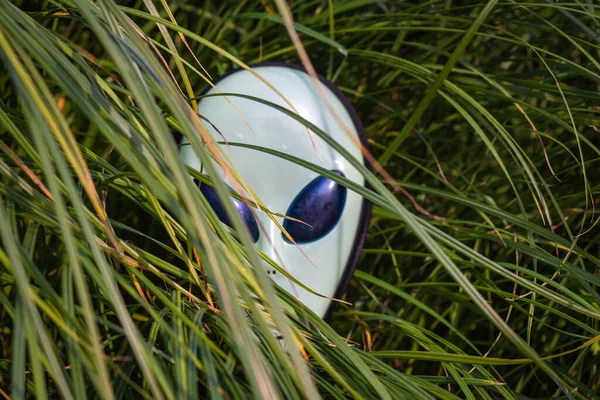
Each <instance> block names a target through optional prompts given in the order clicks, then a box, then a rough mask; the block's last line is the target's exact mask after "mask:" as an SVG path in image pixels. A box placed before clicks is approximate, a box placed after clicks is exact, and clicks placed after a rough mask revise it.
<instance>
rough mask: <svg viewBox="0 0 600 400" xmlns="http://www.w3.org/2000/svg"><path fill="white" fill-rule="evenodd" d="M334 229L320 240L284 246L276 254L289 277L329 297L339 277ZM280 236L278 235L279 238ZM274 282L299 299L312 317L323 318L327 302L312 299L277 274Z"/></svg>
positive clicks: (325, 300)
mask: <svg viewBox="0 0 600 400" xmlns="http://www.w3.org/2000/svg"><path fill="white" fill-rule="evenodd" d="M336 231H337V229H336V230H335V231H333V232H331V233H330V234H329V235H327V236H326V237H324V238H323V239H321V240H317V241H315V242H311V243H308V244H304V245H298V247H296V246H294V245H293V244H288V243H284V245H285V246H284V248H283V251H282V252H281V253H280V254H281V255H282V258H283V262H284V265H285V267H287V271H288V272H289V274H290V275H292V276H293V277H294V278H296V279H297V280H298V281H300V282H301V283H303V284H304V285H305V286H307V287H309V288H310V289H312V290H313V291H315V292H317V293H319V294H321V295H325V296H331V295H333V293H335V290H336V288H337V285H338V281H339V277H340V274H341V272H340V268H342V267H340V254H339V246H338V245H336V241H337V239H338V238H337V236H338V234H337V232H336ZM280 236H281V235H280ZM273 279H274V281H275V282H276V283H277V284H278V285H279V286H281V287H282V288H283V289H285V290H286V291H288V292H289V293H290V294H292V295H293V296H294V297H296V298H299V299H300V300H301V301H302V302H303V303H304V304H305V305H306V306H307V307H308V308H310V309H312V310H313V311H314V312H315V313H316V314H318V315H323V314H324V313H325V311H326V309H327V307H328V306H329V303H330V301H329V299H327V298H323V297H319V296H316V295H314V294H312V293H310V292H308V291H307V290H305V289H303V288H302V287H300V286H298V285H296V284H294V283H292V282H291V281H290V280H289V279H288V278H287V277H285V276H284V275H282V274H280V273H279V272H278V273H277V274H276V275H274V276H273Z"/></svg>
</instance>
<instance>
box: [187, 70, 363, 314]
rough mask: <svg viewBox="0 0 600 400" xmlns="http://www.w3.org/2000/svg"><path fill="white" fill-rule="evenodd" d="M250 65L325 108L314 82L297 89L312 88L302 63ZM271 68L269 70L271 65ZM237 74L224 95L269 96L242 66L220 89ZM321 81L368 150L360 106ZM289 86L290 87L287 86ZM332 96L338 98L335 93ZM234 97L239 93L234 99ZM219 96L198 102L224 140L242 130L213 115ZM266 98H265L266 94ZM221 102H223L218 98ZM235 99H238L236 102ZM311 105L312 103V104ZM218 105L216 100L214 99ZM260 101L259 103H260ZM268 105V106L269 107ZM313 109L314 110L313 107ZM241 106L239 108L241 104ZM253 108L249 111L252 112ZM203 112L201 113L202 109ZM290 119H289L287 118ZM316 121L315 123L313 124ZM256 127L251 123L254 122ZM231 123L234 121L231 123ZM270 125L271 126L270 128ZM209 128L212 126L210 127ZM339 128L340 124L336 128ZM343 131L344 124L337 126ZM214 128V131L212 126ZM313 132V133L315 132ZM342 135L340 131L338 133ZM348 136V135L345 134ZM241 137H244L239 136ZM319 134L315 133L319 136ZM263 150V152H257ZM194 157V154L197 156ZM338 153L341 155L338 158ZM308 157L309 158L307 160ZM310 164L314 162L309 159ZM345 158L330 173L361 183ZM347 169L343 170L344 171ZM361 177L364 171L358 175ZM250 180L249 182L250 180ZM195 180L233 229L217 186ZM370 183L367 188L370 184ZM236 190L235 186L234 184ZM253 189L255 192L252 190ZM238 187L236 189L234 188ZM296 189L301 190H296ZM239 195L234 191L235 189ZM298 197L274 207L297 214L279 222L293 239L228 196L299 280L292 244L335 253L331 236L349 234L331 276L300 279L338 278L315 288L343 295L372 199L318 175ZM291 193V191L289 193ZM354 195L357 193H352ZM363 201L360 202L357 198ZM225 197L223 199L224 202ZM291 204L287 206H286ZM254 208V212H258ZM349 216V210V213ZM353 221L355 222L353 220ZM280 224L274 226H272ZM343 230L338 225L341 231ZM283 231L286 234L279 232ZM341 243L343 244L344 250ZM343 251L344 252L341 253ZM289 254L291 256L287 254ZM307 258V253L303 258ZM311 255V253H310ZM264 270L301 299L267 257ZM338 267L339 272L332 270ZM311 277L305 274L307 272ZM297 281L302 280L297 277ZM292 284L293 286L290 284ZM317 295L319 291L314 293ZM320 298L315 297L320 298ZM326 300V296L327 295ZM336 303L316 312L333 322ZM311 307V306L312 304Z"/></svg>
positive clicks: (259, 240)
mask: <svg viewBox="0 0 600 400" xmlns="http://www.w3.org/2000/svg"><path fill="white" fill-rule="evenodd" d="M250 67H251V68H253V69H256V70H257V73H258V74H260V75H263V76H264V77H265V79H267V81H270V78H269V77H268V76H267V75H269V73H272V75H271V76H279V78H280V79H279V80H278V84H275V83H273V85H274V86H275V87H276V88H277V89H278V90H279V91H280V92H281V93H283V94H284V96H285V97H286V98H288V96H290V95H291V96H292V97H294V99H295V100H290V101H291V102H292V104H294V107H295V108H297V109H298V110H301V109H304V108H305V107H304V106H305V105H308V107H307V108H308V109H315V108H314V106H315V104H316V105H317V107H316V109H318V110H323V109H325V106H323V105H321V104H319V102H320V100H319V99H320V97H319V96H316V95H314V93H312V92H314V88H313V87H312V83H310V85H311V86H310V88H312V89H310V91H309V92H304V93H305V94H304V95H298V93H303V92H302V90H307V86H306V85H302V84H300V85H299V86H298V82H304V81H309V82H311V81H310V79H308V80H307V79H306V77H307V76H308V74H307V72H306V70H305V69H304V68H303V67H301V66H297V65H292V64H285V63H276V62H263V63H258V64H252V65H250ZM267 67H268V68H267ZM236 74H248V78H246V77H245V76H244V75H238V77H236V79H237V80H238V82H237V83H238V84H237V86H234V87H233V88H232V87H229V90H222V91H223V92H224V93H240V94H247V95H250V96H254V97H259V98H265V97H263V94H264V93H266V90H267V89H266V86H264V83H263V84H262V85H263V86H264V89H263V90H262V92H261V91H259V92H258V93H256V92H251V89H249V88H250V87H251V86H252V85H251V83H252V82H250V81H251V80H252V79H256V78H255V77H254V76H253V75H250V74H249V73H248V72H247V71H245V70H244V69H242V68H237V69H234V70H232V71H229V72H228V73H226V74H224V75H223V76H221V77H220V78H219V79H218V80H217V81H215V82H214V83H215V85H216V86H217V87H219V84H221V85H227V84H226V83H224V81H225V80H226V79H227V78H229V77H232V76H234V75H236ZM281 77H284V78H283V80H282V79H281ZM287 77H291V79H289V82H287V81H286V79H287ZM298 77H300V79H301V80H300V81H299V80H298ZM318 78H319V81H320V82H321V84H323V85H324V86H325V88H326V89H328V91H329V92H330V95H328V97H330V100H332V101H333V103H331V104H334V103H335V104H338V105H337V106H336V110H337V112H338V113H339V112H341V113H342V114H344V112H345V114H347V116H346V117H344V118H345V119H346V120H347V121H349V122H348V123H347V124H346V126H350V125H348V124H349V123H350V121H351V125H352V126H351V127H353V128H354V131H355V133H356V136H357V138H358V139H359V141H360V143H361V144H362V146H364V147H365V148H368V146H367V139H366V134H365V131H364V128H363V126H362V124H361V122H360V120H359V118H358V116H357V114H356V112H355V110H354V109H353V107H352V105H351V104H350V102H349V101H348V100H347V99H346V98H345V96H344V95H343V94H342V93H341V91H340V90H339V89H338V88H337V87H336V86H335V85H334V84H333V83H331V82H329V81H327V80H326V79H325V78H323V77H322V76H320V75H318ZM244 79H247V80H248V81H247V83H248V85H246V84H244ZM240 80H241V82H242V83H241V84H240ZM286 85H287V86H286ZM210 90H211V88H210V87H208V88H207V89H206V90H205V91H204V92H203V93H202V95H206V94H208V92H209V91H210ZM331 95H333V96H331ZM231 98H232V99H235V97H231ZM217 99H219V97H210V98H205V99H203V100H200V101H199V102H198V106H199V107H200V108H201V107H202V104H203V103H204V104H206V106H205V110H204V111H205V112H204V114H205V115H206V117H208V119H210V120H211V123H210V125H213V123H214V125H216V126H214V125H213V128H214V129H216V128H218V131H219V135H218V136H215V139H216V140H218V141H220V140H223V137H224V136H227V135H228V134H230V133H231V134H233V132H235V134H236V135H238V134H239V132H238V131H237V130H233V131H232V130H230V129H228V123H229V122H230V120H231V119H233V118H239V116H238V117H236V116H234V115H233V114H232V116H231V117H228V116H225V115H224V114H222V115H221V118H222V119H223V121H222V122H218V119H219V118H218V115H217V118H213V116H214V115H215V111H216V113H217V114H219V112H220V109H218V108H217V109H215V108H210V107H211V106H209V104H210V101H215V100H217ZM265 99H266V98H265ZM217 101H218V100H217ZM232 101H233V100H232ZM247 101H248V102H250V101H251V100H247ZM303 101H304V102H305V103H304V104H302V102H303ZM311 103H312V104H311ZM213 104H215V103H213ZM256 104H259V103H256ZM267 107H268V106H267ZM311 107H313V108H311ZM236 108H237V106H236ZM209 109H210V110H212V112H207V111H206V110H209ZM256 110H257V111H256V112H253V110H252V109H250V113H244V114H243V115H244V118H246V115H248V117H249V119H252V117H256V115H252V114H256V113H260V107H257V108H256ZM247 111H248V110H247ZM201 113H202V112H201ZM342 114H338V115H342ZM303 116H304V118H306V119H307V120H311V122H312V119H311V118H309V117H307V116H305V115H304V114H303ZM256 118H263V121H264V118H266V117H264V116H262V115H259V116H258V117H256ZM287 118H289V117H287ZM313 123H315V122H313ZM250 124H251V125H252V123H250ZM315 124H316V125H317V126H319V124H318V123H315ZM325 125H326V126H320V128H321V129H322V130H323V131H325V132H327V133H328V134H329V133H330V130H329V126H327V124H326V123H325ZM230 126H231V125H230ZM265 126H266V128H265ZM265 126H260V127H259V129H268V126H269V125H268V124H267V125H265ZM207 128H209V127H208V126H207ZM253 128H254V129H256V127H255V126H253ZM334 129H335V128H334ZM338 129H339V128H338ZM209 130H210V129H209ZM262 133H267V132H262ZM313 135H314V134H313ZM338 135H339V133H338ZM344 135H345V133H344ZM238 136H239V135H238ZM238 136H236V138H235V140H231V139H230V140H228V141H229V142H236V141H237V142H242V141H244V140H239V137H238ZM315 137H316V136H315ZM332 137H334V138H335V137H336V136H335V135H332ZM177 140H178V142H180V143H181V142H182V141H183V138H182V136H181V135H180V134H178V137H177ZM249 140H253V139H252V138H249ZM336 141H338V142H340V139H339V136H338V139H337V140H336ZM279 145H283V147H284V148H289V149H290V150H289V151H290V154H294V153H293V151H294V143H293V141H292V142H291V144H288V143H279ZM186 147H189V146H181V148H180V151H181V152H182V153H185V156H184V155H183V154H182V157H188V159H189V157H192V156H193V152H191V151H190V150H189V149H188V150H187V151H186V150H185V148H186ZM325 149H329V150H327V151H332V150H333V148H332V147H330V146H327V147H326V148H325ZM287 151H288V150H285V152H287ZM257 153H258V150H257ZM194 157H195V156H194ZM338 157H339V156H338ZM355 157H360V159H362V160H363V164H364V166H365V167H367V168H370V166H369V165H368V163H367V162H366V160H365V159H364V157H362V154H360V153H358V154H357V155H355ZM188 159H185V158H184V161H187V160H188ZM307 161H308V160H307ZM309 162H310V161H309ZM345 163H346V162H345V161H339V163H338V162H335V163H333V165H336V166H337V167H336V168H332V169H331V171H330V172H333V173H335V174H336V175H338V176H341V177H344V178H347V179H352V180H354V181H356V182H358V181H357V180H356V179H357V178H356V175H352V174H350V176H354V177H353V178H351V177H347V176H346V175H348V172H347V170H346V169H345V168H344V167H343V165H344V164H345ZM268 167H269V166H268V165H267V166H265V165H260V166H257V168H268ZM342 171H344V172H342ZM356 173H358V172H354V174H356ZM358 176H359V177H360V175H358ZM288 179H292V180H293V179H294V177H293V176H290V177H289V178H288ZM360 179H361V180H362V181H363V182H364V179H363V178H362V177H360ZM247 182H248V181H247ZM196 184H198V185H199V188H200V191H201V193H202V195H203V196H204V197H205V198H206V200H207V201H208V203H209V204H210V205H211V207H212V208H213V210H214V211H215V214H216V215H217V217H219V219H220V220H221V222H223V223H225V224H226V225H228V226H229V227H230V228H231V227H232V224H231V222H230V220H229V218H228V216H227V214H226V213H225V210H224V207H223V204H222V200H221V199H219V197H218V195H217V193H216V191H215V189H214V188H213V187H212V186H211V185H208V184H204V183H199V182H197V181H196ZM365 185H366V186H368V185H367V184H366V183H365ZM250 187H252V185H250ZM230 189H231V188H230ZM253 190H255V189H254V188H253ZM232 191H233V190H232ZM296 191H297V192H296ZM233 192H234V193H235V191H233ZM294 192H296V193H295V195H293V196H294V197H293V200H291V201H289V200H287V201H289V203H286V204H285V205H283V206H282V204H281V203H280V204H279V205H278V206H277V207H275V208H274V210H276V211H278V212H282V213H283V214H285V215H286V216H288V217H290V218H292V219H282V220H281V221H280V222H281V223H282V225H283V227H284V229H285V230H286V231H287V232H288V234H289V235H290V237H291V239H292V240H290V239H289V238H288V237H287V236H286V235H285V234H284V233H283V232H281V231H280V230H279V229H278V228H277V229H276V231H273V229H272V227H271V224H268V226H267V224H263V225H265V226H264V229H267V230H268V232H267V233H268V236H269V238H270V240H266V237H265V234H264V233H263V232H261V230H260V228H259V227H260V224H259V223H258V221H257V220H256V218H260V219H262V216H261V214H262V212H261V211H259V210H250V206H248V205H247V204H246V203H244V202H243V201H241V200H239V199H236V198H235V197H233V196H231V197H230V198H229V201H231V202H232V204H233V205H234V207H235V208H236V210H237V211H238V213H239V215H240V217H241V218H242V220H243V221H244V222H245V225H246V227H247V229H248V231H249V233H250V235H251V237H252V239H253V241H254V243H255V245H257V246H258V247H259V248H260V249H261V250H263V252H265V254H267V256H268V257H269V258H270V259H271V260H273V261H275V262H277V260H278V258H281V259H282V260H283V262H284V264H285V265H284V266H283V267H284V268H285V267H287V269H286V271H289V272H290V274H291V275H292V276H294V277H295V278H296V273H295V272H292V271H294V269H293V265H292V264H293V260H298V259H295V258H292V259H288V258H287V257H288V256H287V255H289V254H290V253H289V252H286V249H291V247H296V246H297V247H299V248H300V249H303V248H304V246H307V248H309V247H310V248H311V249H315V248H319V249H322V246H321V247H319V244H320V242H321V241H327V240H329V242H327V243H330V245H329V246H330V248H329V249H326V250H319V251H331V252H335V251H336V249H334V248H332V247H331V246H334V247H335V246H337V244H335V243H334V242H335V241H333V240H331V239H328V238H330V237H331V235H338V234H339V235H344V234H345V235H346V237H344V238H343V241H344V243H345V244H344V246H345V247H344V249H346V250H344V252H343V254H344V255H343V259H342V258H340V264H338V267H336V268H337V269H336V268H333V269H332V272H331V274H333V275H331V276H326V275H327V274H325V275H324V274H323V273H321V274H320V275H319V274H315V276H314V277H308V278H306V279H299V281H301V282H302V283H303V284H304V285H306V286H308V287H309V288H311V289H312V283H315V284H316V286H319V285H318V284H319V282H318V280H323V279H325V280H330V281H335V282H334V284H333V286H331V287H335V290H331V291H330V289H327V292H320V291H319V290H316V289H315V291H316V292H319V293H320V294H322V295H325V296H328V297H331V298H341V297H342V296H343V294H344V292H345V291H346V289H347V288H348V285H349V283H350V280H351V278H352V274H353V272H354V269H355V267H356V264H357V262H358V259H359V257H360V253H361V251H362V247H363V245H364V242H365V239H366V236H367V228H368V221H369V219H370V215H371V203H370V202H368V201H367V200H366V199H364V198H362V197H360V196H359V195H358V194H356V193H352V192H350V193H349V192H348V189H347V188H346V187H344V186H343V185H341V184H338V183H337V182H335V181H334V180H332V179H329V178H327V177H325V176H322V175H319V176H317V177H314V175H313V178H312V180H310V181H309V182H307V183H306V184H305V186H304V187H302V188H298V187H297V186H296V189H294ZM288 193H290V192H288ZM258 196H259V198H262V196H261V195H258ZM350 196H352V197H350ZM357 199H358V200H357ZM223 201H224V200H223ZM286 208H287V209H286ZM252 211H255V212H254V213H253V212H252ZM347 213H351V214H352V215H353V217H352V218H351V219H347V218H348V217H347V216H346V214H347ZM349 215H350V214H349ZM342 220H343V221H344V224H343V225H340V221H342ZM349 221H352V222H351V223H350V222H349ZM273 225H275V224H273ZM350 225H351V229H349V228H348V227H350ZM336 228H339V229H336ZM346 232H352V233H346ZM278 235H281V236H278ZM267 242H271V243H269V244H267ZM268 246H275V248H274V249H271V250H269V249H268V248H267V247H268ZM341 248H342V247H340V249H341ZM338 252H341V250H340V251H338ZM276 253H278V255H276ZM284 253H285V254H286V255H284ZM298 253H301V252H300V251H298ZM304 258H306V257H304ZM309 258H311V259H312V257H309ZM304 262H306V263H309V264H310V261H308V260H305V261H304ZM300 264H304V263H303V262H300ZM263 266H264V268H265V269H266V271H267V274H268V275H269V276H270V277H271V278H273V279H274V280H276V281H277V282H281V283H282V287H283V288H284V289H285V290H286V291H288V292H289V293H290V294H291V295H292V296H293V297H298V294H297V293H298V291H302V292H303V291H304V289H302V288H300V287H298V286H297V285H296V284H293V283H291V281H290V280H289V279H288V278H287V277H286V276H285V275H284V274H283V273H281V272H279V271H277V269H275V268H274V267H273V266H272V265H270V264H269V263H268V262H267V261H264V264H263ZM319 267H320V268H327V266H326V265H325V266H321V265H319ZM334 270H335V271H337V272H335V273H334V272H333V271H334ZM303 276H305V277H306V275H303ZM297 279H298V278H297ZM284 280H287V281H289V282H290V283H289V284H287V283H283V281H284ZM288 286H289V287H288ZM290 289H298V290H290ZM311 296H314V295H311ZM300 297H301V300H306V299H302V296H300ZM315 297H316V296H315ZM323 300H326V299H323ZM336 305H337V302H336V301H329V300H327V301H326V304H322V303H321V305H320V306H319V307H318V311H317V310H314V309H313V311H315V312H316V313H317V314H318V315H320V316H321V317H322V318H323V319H325V320H328V319H329V318H330V316H331V313H332V312H333V310H334V309H335V307H336ZM309 308H311V307H310V306H309Z"/></svg>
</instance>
